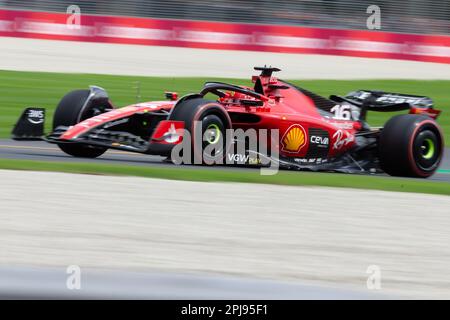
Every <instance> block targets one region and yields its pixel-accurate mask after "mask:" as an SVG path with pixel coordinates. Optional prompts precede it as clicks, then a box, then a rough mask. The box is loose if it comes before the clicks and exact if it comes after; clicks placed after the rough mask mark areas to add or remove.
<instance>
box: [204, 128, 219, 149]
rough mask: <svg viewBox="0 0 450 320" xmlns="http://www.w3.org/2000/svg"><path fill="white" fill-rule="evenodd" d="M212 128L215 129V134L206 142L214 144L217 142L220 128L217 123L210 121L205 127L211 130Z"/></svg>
mask: <svg viewBox="0 0 450 320" xmlns="http://www.w3.org/2000/svg"><path fill="white" fill-rule="evenodd" d="M211 129H213V130H214V131H215V134H216V136H215V137H214V140H212V141H211V140H210V139H208V143H209V144H216V143H217V142H219V139H220V128H219V126H218V125H217V124H215V123H211V124H210V125H209V126H208V128H206V130H211Z"/></svg>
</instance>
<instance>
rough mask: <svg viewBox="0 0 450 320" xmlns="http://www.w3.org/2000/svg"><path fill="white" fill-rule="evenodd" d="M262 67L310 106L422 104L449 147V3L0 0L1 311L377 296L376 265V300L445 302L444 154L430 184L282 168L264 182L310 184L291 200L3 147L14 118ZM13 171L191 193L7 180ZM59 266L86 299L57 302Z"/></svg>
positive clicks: (35, 146) (126, 99)
mask: <svg viewBox="0 0 450 320" xmlns="http://www.w3.org/2000/svg"><path fill="white" fill-rule="evenodd" d="M264 64H267V65H272V66H276V67H280V68H281V69H282V72H281V73H279V74H277V76H280V78H283V79H284V78H288V79H292V82H293V83H295V84H298V85H301V86H302V87H305V88H307V89H309V90H311V91H314V92H316V93H318V94H321V95H323V96H328V95H330V94H341V95H344V94H346V93H348V92H350V91H352V90H356V89H376V90H384V91H389V92H401V93H407V94H417V95H423V96H430V97H431V98H433V100H434V102H435V106H436V108H437V109H440V110H443V112H442V115H441V117H440V118H439V121H438V122H439V124H440V125H441V127H442V128H443V132H444V136H445V140H446V145H447V146H448V145H449V142H450V117H449V113H450V96H449V90H448V89H449V87H450V1H448V0H447V1H438V0H428V1H423V0H410V1H387V0H384V1H377V0H373V1H367V0H362V1H357V0H341V1H339V0H297V1H294V0H278V1H273V0H259V1H257V0H246V1H244V0H242V1H239V0H227V1H225V0H209V1H199V0H184V1H181V0H180V1H172V0H146V1H143V0H135V1H132V0H120V1H119V0H100V1H75V0H72V1H68V0H26V1H25V0H0V168H1V169H2V170H0V208H1V209H0V221H1V223H0V298H2V297H11V296H13V297H14V296H19V297H23V296H27V297H30V296H31V297H42V296H44V297H52V298H54V297H80V296H83V294H85V296H84V297H86V296H88V297H113V298H114V297H131V298H133V297H137V298H149V297H150V298H155V297H156V298H161V297H162V298H174V297H175V298H179V297H181V298H186V297H187V298H192V297H194V298H208V297H209V298H224V297H225V298H251V297H253V298H255V297H256V298H311V297H312V298H355V297H357V298H361V297H366V294H368V295H369V297H372V296H371V294H373V292H372V291H367V290H368V289H367V287H366V280H367V276H368V275H367V273H366V270H367V269H368V267H369V266H372V265H375V266H379V267H380V268H381V270H382V286H383V287H382V288H383V290H382V291H381V293H382V294H386V295H389V296H390V295H392V296H395V295H397V294H398V295H400V296H406V297H412V298H416V297H427V298H429V297H436V298H448V297H450V290H449V288H450V276H449V273H448V270H449V268H450V248H449V247H448V243H450V239H449V232H448V230H449V228H450V220H449V219H450V218H449V215H448V212H449V210H448V208H449V206H450V205H449V200H448V199H449V198H448V194H449V193H450V191H449V186H450V184H449V181H450V178H449V177H450V161H449V160H448V159H449V155H450V151H449V149H448V148H446V151H445V156H444V160H445V161H444V162H443V164H442V166H441V168H440V169H439V170H438V173H437V174H436V175H435V176H433V177H432V178H431V179H429V180H433V181H418V180H411V179H409V180H400V179H397V178H392V177H372V176H356V177H355V176H352V177H349V176H343V175H340V176H335V175H332V174H328V173H322V174H318V175H314V174H311V175H302V173H298V172H295V173H292V174H291V173H283V174H282V175H280V176H278V177H277V178H279V180H278V182H274V183H275V184H288V185H290V184H291V182H292V181H294V180H295V181H296V182H295V184H302V181H308V183H306V184H308V185H309V184H312V185H314V186H316V187H310V186H308V187H298V188H297V187H289V186H276V185H266V184H258V185H250V184H242V183H241V184H237V183H234V182H227V183H223V182H222V183H219V182H208V183H209V184H208V183H205V182H198V181H199V180H201V181H209V180H210V181H217V179H219V180H220V179H222V178H220V177H222V176H226V175H227V172H225V173H223V172H222V171H216V170H215V169H208V170H209V171H205V172H204V173H203V175H202V176H201V178H199V177H198V175H197V173H196V171H195V170H188V169H186V171H183V173H182V174H179V173H177V172H176V171H175V170H178V168H173V167H168V166H169V165H168V164H165V163H162V162H161V159H159V158H158V159H155V157H153V158H146V157H144V156H141V155H130V154H128V153H126V154H124V153H117V152H115V153H114V152H109V151H108V152H107V153H106V154H105V155H103V156H102V157H100V158H99V159H96V160H92V159H89V160H85V159H84V160H80V159H77V158H72V157H66V156H65V155H64V154H62V152H60V151H59V150H58V149H57V148H56V147H52V146H50V145H49V144H45V143H42V142H36V143H30V144H26V143H22V144H18V143H17V142H14V141H11V140H9V137H10V132H11V129H12V127H13V125H14V123H15V122H16V120H17V118H18V117H19V115H20V114H21V112H22V110H23V108H24V107H26V106H40V107H44V108H46V112H47V117H48V119H49V121H47V124H46V129H47V132H48V131H49V130H50V126H51V120H50V119H51V118H52V115H53V111H54V109H55V106H56V105H57V104H58V102H59V100H60V99H61V97H62V96H64V95H65V94H66V93H67V92H69V91H71V90H74V89H86V88H87V87H88V85H92V84H95V85H99V86H101V87H104V88H105V89H106V90H107V91H108V93H109V94H110V97H111V99H112V101H113V102H114V104H115V105H117V106H125V105H129V104H131V103H135V102H136V100H140V101H150V100H161V99H163V92H164V91H167V90H169V91H177V92H179V93H180V96H181V95H183V94H186V93H192V92H198V90H199V89H200V88H201V86H202V85H203V83H204V81H205V80H219V81H227V82H232V83H238V84H245V83H249V79H250V76H251V74H252V68H253V66H255V65H264ZM225 78H226V79H225ZM391 116H392V114H386V113H381V112H380V113H376V114H369V115H368V122H369V124H370V125H373V126H381V125H383V124H384V123H385V122H386V120H387V119H388V118H389V117H391ZM36 160H38V161H39V162H38V163H36V162H33V161H36ZM82 161H83V162H82ZM108 165H110V166H113V167H108ZM67 167H69V169H67ZM17 168H20V169H27V170H43V171H53V170H57V171H69V172H85V173H86V172H88V173H96V172H97V171H96V170H98V171H99V172H105V170H106V172H109V173H112V174H113V175H115V174H121V175H128V174H130V175H142V176H145V177H149V176H150V177H158V178H161V177H169V178H171V179H173V178H175V179H178V178H181V179H185V180H194V181H197V182H192V181H183V182H180V181H172V180H162V179H147V178H137V177H134V178H132V177H116V176H102V175H74V174H67V173H47V172H45V173H44V172H29V171H23V172H20V171H13V170H4V169H17ZM55 168H56V169H55ZM146 170H147V171H146ZM165 170H167V171H165ZM171 170H173V171H171ZM180 170H183V169H180ZM205 170H206V169H205ZM136 172H139V174H137V173H136ZM142 172H143V173H142ZM161 172H164V173H161ZM243 172H245V174H244V173H243ZM232 174H234V176H233V178H232V179H231V181H239V179H244V177H250V178H248V180H247V181H248V182H251V181H253V180H252V179H254V178H253V177H252V176H251V175H252V173H250V172H247V171H237V172H234V171H233V173H232ZM255 175H257V173H255ZM319 176H320V179H319V178H318V177H319ZM302 179H304V180H302ZM371 179H372V180H371ZM374 179H377V180H374ZM434 180H440V181H434ZM220 181H222V180H220ZM317 185H320V186H322V187H323V186H327V188H322V187H317ZM330 186H335V187H338V186H339V187H342V186H347V187H352V188H357V187H360V188H363V189H365V188H369V189H373V188H376V189H383V188H384V190H381V191H373V190H355V189H350V190H349V189H338V188H330ZM385 190H397V191H412V192H422V193H406V192H401V193H400V192H398V193H391V192H387V191H385ZM425 193H435V194H434V195H428V194H425ZM230 199H232V201H230ZM425 211H426V212H425ZM69 265H77V266H80V267H81V269H82V270H83V272H84V274H86V275H87V279H88V280H83V281H84V282H83V288H85V290H86V291H82V292H78V293H77V292H76V291H68V290H67V288H66V285H65V283H66V282H65V281H66V276H67V275H66V267H67V266H69ZM105 269H107V270H110V269H112V270H114V271H115V272H116V273H113V274H109V275H108V274H106V275H105V273H104V272H103V270H105ZM135 272H137V273H135ZM171 272H173V273H175V275H174V274H172V273H171ZM130 273H131V274H130ZM177 273H182V275H179V274H177ZM184 273H188V275H187V276H186V275H185V274H184ZM192 274H195V275H196V276H198V277H199V278H196V277H192ZM205 274H206V275H210V274H212V275H214V276H216V277H218V278H213V279H211V278H203V276H204V275H205ZM230 275H231V276H237V277H240V278H238V279H237V280H236V279H229V278H227V276H230ZM242 277H243V278H244V280H243V279H242ZM255 278H256V280H255ZM261 278H264V279H270V280H275V281H284V282H283V283H281V284H279V283H272V282H270V283H268V284H267V283H265V284H262V283H260V282H259V279H261ZM83 279H85V278H83ZM247 279H249V280H247ZM286 282H287V285H286ZM305 283H306V284H308V285H306V286H305V285H304V284H305ZM310 284H312V285H313V286H309V285H310ZM291 285H292V286H291ZM316 285H325V287H326V288H328V286H331V287H337V288H338V290H337V291H334V290H331V291H328V289H323V288H322V287H319V288H316V287H315V286H316ZM348 288H349V290H350V289H351V290H355V292H356V293H355V294H354V293H353V291H347V289H348ZM378 293H379V292H378V291H377V294H378ZM77 294H80V295H78V296H77Z"/></svg>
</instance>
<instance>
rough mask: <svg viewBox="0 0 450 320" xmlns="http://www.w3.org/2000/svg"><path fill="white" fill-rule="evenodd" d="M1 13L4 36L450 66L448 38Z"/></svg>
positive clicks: (93, 16) (186, 21)
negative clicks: (318, 55) (434, 63)
mask: <svg viewBox="0 0 450 320" xmlns="http://www.w3.org/2000/svg"><path fill="white" fill-rule="evenodd" d="M73 20H74V19H73V16H70V15H68V14H64V13H49V12H33V11H14V10H0V36H6V37H22V38H38V39H55V40H69V41H89V42H107V43H123V44H140V45H158V46H175V47H191V48H206V49H228V50H252V51H266V52H284V53H308V54H330V55H344V56H355V57H373V58H386V59H405V60H417V61H428V62H438V63H450V36H443V35H418V34H400V33H390V32H382V31H371V30H338V29H321V28H306V27H297V26H281V25H259V24H239V23H224V22H209V21H189V20H170V19H150V18H135V17H119V16H99V15H85V14H83V15H81V16H80V21H79V22H80V24H79V25H77V24H73Z"/></svg>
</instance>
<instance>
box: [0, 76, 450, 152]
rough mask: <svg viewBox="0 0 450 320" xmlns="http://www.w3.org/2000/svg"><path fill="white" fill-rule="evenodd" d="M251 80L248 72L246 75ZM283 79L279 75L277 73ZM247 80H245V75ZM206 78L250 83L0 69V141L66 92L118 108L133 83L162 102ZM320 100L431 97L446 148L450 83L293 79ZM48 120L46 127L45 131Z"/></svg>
mask: <svg viewBox="0 0 450 320" xmlns="http://www.w3.org/2000/svg"><path fill="white" fill-rule="evenodd" d="M249 76H250V72H249ZM280 76H281V77H282V76H283V75H282V73H281V74H280ZM249 78H250V77H249ZM205 80H216V81H228V82H231V83H236V84H247V85H248V84H250V82H249V80H242V79H219V78H207V79H206V78H156V77H134V76H109V75H93V74H64V73H42V72H16V71H0V83H2V85H1V86H0V138H6V137H9V135H10V132H11V129H12V126H13V125H14V123H15V122H16V120H17V119H18V117H19V115H20V113H21V112H22V110H23V109H24V107H26V106H41V107H45V108H46V109H47V110H48V117H47V118H48V119H52V117H53V110H54V108H55V106H56V105H57V103H58V101H59V100H60V99H61V98H62V97H63V96H64V94H66V93H67V92H69V91H71V90H74V89H83V88H87V87H88V85H91V84H95V85H99V86H101V87H104V88H105V89H107V91H108V93H109V94H110V97H111V99H112V101H113V102H114V103H115V104H116V105H117V106H125V105H128V104H131V103H134V102H136V89H135V87H136V82H139V83H140V87H141V93H142V96H141V101H150V100H161V99H163V92H164V91H167V90H169V91H177V92H179V93H180V94H181V95H183V94H186V93H190V92H198V91H199V89H200V88H201V87H202V85H203V83H204V82H205ZM292 83H294V84H297V85H299V86H303V87H305V88H307V89H309V90H311V91H314V92H317V93H319V94H321V95H324V96H329V95H330V94H346V93H348V92H349V91H352V90H355V89H377V90H385V91H393V92H401V93H410V94H417V95H426V96H430V97H431V98H433V99H434V101H435V105H436V108H438V109H442V110H443V111H444V112H443V114H442V115H441V117H440V118H439V123H440V124H441V126H442V128H443V131H444V134H445V138H446V144H447V145H450V94H449V88H450V81H413V80H357V81H340V80H339V81H338V80H311V81H292ZM392 115H393V113H376V112H372V113H369V115H368V121H369V123H370V124H371V125H376V126H379V125H382V124H384V123H385V122H386V120H387V119H388V118H389V117H391V116H392ZM50 124H51V121H47V126H46V129H47V131H48V130H50Z"/></svg>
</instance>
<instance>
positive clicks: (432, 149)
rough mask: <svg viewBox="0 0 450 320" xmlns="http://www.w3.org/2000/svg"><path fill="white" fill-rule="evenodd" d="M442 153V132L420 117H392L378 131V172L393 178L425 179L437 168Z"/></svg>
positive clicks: (434, 124) (424, 117)
mask: <svg viewBox="0 0 450 320" xmlns="http://www.w3.org/2000/svg"><path fill="white" fill-rule="evenodd" d="M443 150H444V138H443V135H442V132H441V130H440V128H439V126H438V124H437V123H436V121H434V120H433V119H431V118H429V117H426V116H423V115H412V114H406V115H398V116H394V117H392V118H391V119H390V120H389V121H388V122H387V123H386V125H385V126H384V128H383V130H382V131H381V135H380V140H379V156H380V165H381V169H382V170H383V171H385V172H386V173H388V174H390V175H393V176H405V177H418V178H427V177H429V176H431V175H432V174H433V173H434V172H435V171H436V170H437V168H438V167H439V164H440V162H441V159H442V153H443Z"/></svg>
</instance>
